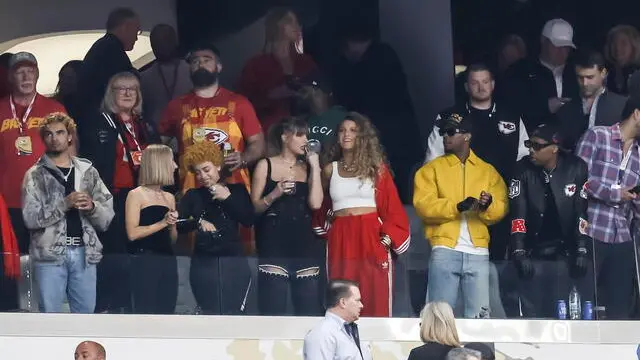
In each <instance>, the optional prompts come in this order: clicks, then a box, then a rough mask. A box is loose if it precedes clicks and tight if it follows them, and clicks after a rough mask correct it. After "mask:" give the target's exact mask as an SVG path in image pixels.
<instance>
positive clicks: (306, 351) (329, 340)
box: [303, 311, 371, 360]
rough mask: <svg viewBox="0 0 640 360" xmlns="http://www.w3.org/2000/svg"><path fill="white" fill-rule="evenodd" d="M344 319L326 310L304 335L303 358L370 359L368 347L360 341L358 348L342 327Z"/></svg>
mask: <svg viewBox="0 0 640 360" xmlns="http://www.w3.org/2000/svg"><path fill="white" fill-rule="evenodd" d="M345 324H346V321H344V320H343V319H342V318H341V317H339V316H338V315H336V314H334V313H332V312H331V311H327V312H326V313H325V316H324V319H322V321H320V323H319V324H318V325H316V326H315V327H314V328H313V329H311V330H310V331H309V332H308V333H307V336H305V337H304V348H303V355H304V359H305V360H371V354H370V352H369V349H368V347H367V346H365V344H363V343H362V342H361V343H360V348H361V349H362V355H360V350H358V346H357V345H356V342H355V340H354V339H353V337H351V335H349V333H347V330H346V329H345V328H344V325H345Z"/></svg>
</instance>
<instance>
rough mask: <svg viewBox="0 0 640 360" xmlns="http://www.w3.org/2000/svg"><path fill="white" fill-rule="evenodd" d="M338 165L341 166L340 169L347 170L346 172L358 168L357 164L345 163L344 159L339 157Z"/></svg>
mask: <svg viewBox="0 0 640 360" xmlns="http://www.w3.org/2000/svg"><path fill="white" fill-rule="evenodd" d="M340 166H341V167H342V170H344V171H348V172H354V171H356V170H357V169H358V168H357V166H355V165H347V163H346V162H345V161H344V159H340Z"/></svg>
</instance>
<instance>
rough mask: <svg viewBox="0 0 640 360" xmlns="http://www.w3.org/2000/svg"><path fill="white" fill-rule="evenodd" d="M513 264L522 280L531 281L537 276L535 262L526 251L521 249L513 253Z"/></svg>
mask: <svg viewBox="0 0 640 360" xmlns="http://www.w3.org/2000/svg"><path fill="white" fill-rule="evenodd" d="M513 262H514V264H515V265H516V270H518V276H519V277H520V278H522V279H525V280H529V279H531V278H532V277H533V275H535V273H536V270H535V268H534V267H533V261H531V258H530V257H529V255H528V254H527V252H526V251H525V250H522V249H519V250H515V251H514V252H513Z"/></svg>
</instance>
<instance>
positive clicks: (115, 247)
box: [95, 190, 132, 313]
mask: <svg viewBox="0 0 640 360" xmlns="http://www.w3.org/2000/svg"><path fill="white" fill-rule="evenodd" d="M128 193H129V191H128V190H121V191H118V192H115V194H114V196H113V204H114V209H115V216H114V217H113V220H112V221H111V225H110V226H109V229H108V230H107V231H105V232H104V233H101V234H100V242H102V246H103V250H102V253H103V254H104V256H103V258H102V261H100V263H99V264H98V280H97V283H96V310H95V312H96V313H103V312H109V313H131V311H132V305H131V286H130V284H131V279H130V274H131V267H130V259H129V254H128V252H127V245H128V242H129V241H128V239H127V232H126V228H125V202H126V200H127V194H128Z"/></svg>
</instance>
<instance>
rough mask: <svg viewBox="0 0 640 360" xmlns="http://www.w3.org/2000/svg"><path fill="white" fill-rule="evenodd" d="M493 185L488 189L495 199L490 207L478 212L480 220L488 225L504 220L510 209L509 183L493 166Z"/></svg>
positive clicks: (490, 174) (491, 175)
mask: <svg viewBox="0 0 640 360" xmlns="http://www.w3.org/2000/svg"><path fill="white" fill-rule="evenodd" d="M489 176H490V177H491V186H490V187H489V189H487V190H486V191H487V192H488V193H489V194H491V197H492V199H493V201H492V202H491V205H489V208H488V209H487V210H485V211H482V212H480V213H479V214H478V217H479V218H480V220H481V221H482V222H483V223H485V224H486V225H493V224H495V223H497V222H499V221H500V220H502V218H503V217H505V215H507V212H508V211H509V200H508V199H507V185H506V184H505V183H504V180H502V176H500V174H498V172H497V171H496V170H495V169H493V168H491V170H490V173H489Z"/></svg>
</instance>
